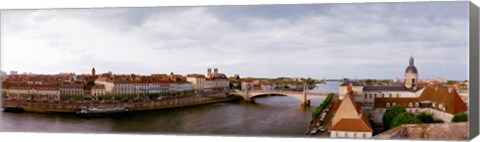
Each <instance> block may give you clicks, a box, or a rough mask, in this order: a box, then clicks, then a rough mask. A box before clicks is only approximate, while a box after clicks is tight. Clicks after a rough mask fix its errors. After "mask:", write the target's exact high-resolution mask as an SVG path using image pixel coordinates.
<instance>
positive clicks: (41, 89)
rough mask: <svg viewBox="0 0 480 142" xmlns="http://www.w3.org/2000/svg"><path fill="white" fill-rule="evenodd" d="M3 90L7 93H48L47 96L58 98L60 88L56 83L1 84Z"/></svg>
mask: <svg viewBox="0 0 480 142" xmlns="http://www.w3.org/2000/svg"><path fill="white" fill-rule="evenodd" d="M2 87H3V88H2V89H3V91H4V92H6V93H7V94H15V95H20V94H40V95H48V96H49V97H48V98H51V99H54V100H58V99H60V89H59V87H58V85H29V84H5V83H4V84H3V86H2Z"/></svg>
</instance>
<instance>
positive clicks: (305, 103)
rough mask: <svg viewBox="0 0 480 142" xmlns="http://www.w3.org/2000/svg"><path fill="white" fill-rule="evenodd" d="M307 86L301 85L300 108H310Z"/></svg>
mask: <svg viewBox="0 0 480 142" xmlns="http://www.w3.org/2000/svg"><path fill="white" fill-rule="evenodd" d="M307 93H308V86H307V84H306V83H304V84H303V99H302V102H301V105H302V106H310V100H309V99H308V98H307Z"/></svg>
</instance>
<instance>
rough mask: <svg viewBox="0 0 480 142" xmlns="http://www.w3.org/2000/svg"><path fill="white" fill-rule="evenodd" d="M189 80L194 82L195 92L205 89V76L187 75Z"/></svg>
mask: <svg viewBox="0 0 480 142" xmlns="http://www.w3.org/2000/svg"><path fill="white" fill-rule="evenodd" d="M187 81H188V82H190V83H191V84H192V89H193V90H195V92H201V91H203V89H205V76H204V75H201V74H189V75H187Z"/></svg>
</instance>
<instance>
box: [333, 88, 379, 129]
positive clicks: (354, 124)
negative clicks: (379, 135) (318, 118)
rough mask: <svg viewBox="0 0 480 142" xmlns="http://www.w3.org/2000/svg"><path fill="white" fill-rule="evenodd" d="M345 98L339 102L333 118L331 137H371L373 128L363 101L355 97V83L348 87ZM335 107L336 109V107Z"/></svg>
mask: <svg viewBox="0 0 480 142" xmlns="http://www.w3.org/2000/svg"><path fill="white" fill-rule="evenodd" d="M347 91H348V92H347V93H346V94H344V98H343V100H341V101H338V102H337V104H336V105H337V106H336V107H335V108H336V111H335V115H334V117H333V119H332V129H331V133H330V137H331V138H370V137H372V133H373V129H372V127H371V124H370V123H369V121H368V117H367V116H366V115H365V114H364V111H363V108H362V106H361V103H357V102H356V101H355V98H354V97H353V85H351V84H350V85H349V86H348V87H347ZM335 108H334V109H335Z"/></svg>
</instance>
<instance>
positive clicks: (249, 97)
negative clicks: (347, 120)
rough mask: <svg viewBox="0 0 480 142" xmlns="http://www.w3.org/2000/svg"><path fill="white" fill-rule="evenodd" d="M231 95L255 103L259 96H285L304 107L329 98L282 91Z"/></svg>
mask: <svg viewBox="0 0 480 142" xmlns="http://www.w3.org/2000/svg"><path fill="white" fill-rule="evenodd" d="M229 95H237V96H241V97H243V99H244V100H245V101H247V102H253V101H255V97H258V96H269V95H284V96H290V97H293V98H295V99H297V100H299V101H300V102H301V104H302V106H309V105H310V99H314V98H321V99H325V98H326V97H327V96H328V95H327V94H323V93H310V92H307V91H303V92H298V91H280V90H271V91H263V90H248V91H233V92H230V93H229Z"/></svg>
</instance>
